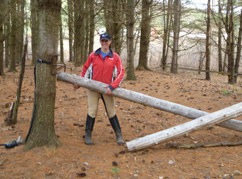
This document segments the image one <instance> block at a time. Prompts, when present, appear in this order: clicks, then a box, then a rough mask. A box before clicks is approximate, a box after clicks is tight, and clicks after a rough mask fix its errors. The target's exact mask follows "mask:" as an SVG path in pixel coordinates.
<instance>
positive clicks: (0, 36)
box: [0, 0, 5, 76]
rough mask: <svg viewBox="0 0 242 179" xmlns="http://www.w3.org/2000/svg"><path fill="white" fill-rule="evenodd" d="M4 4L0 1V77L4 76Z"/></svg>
mask: <svg viewBox="0 0 242 179" xmlns="http://www.w3.org/2000/svg"><path fill="white" fill-rule="evenodd" d="M3 12H5V11H4V2H3V0H0V76H2V75H5V74H4V71H3V24H4V21H3V15H4V13H3Z"/></svg>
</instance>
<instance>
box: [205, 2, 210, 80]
mask: <svg viewBox="0 0 242 179" xmlns="http://www.w3.org/2000/svg"><path fill="white" fill-rule="evenodd" d="M210 13H211V8H210V0H208V6H207V32H206V80H211V77H210V61H211V59H210V51H211V40H210V36H211V24H210Z"/></svg>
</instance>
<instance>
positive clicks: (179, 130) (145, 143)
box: [126, 103, 242, 151]
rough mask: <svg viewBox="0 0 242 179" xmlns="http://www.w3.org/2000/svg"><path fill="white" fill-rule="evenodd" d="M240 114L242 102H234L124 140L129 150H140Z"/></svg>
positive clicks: (241, 113) (241, 112)
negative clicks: (166, 127) (127, 140)
mask: <svg viewBox="0 0 242 179" xmlns="http://www.w3.org/2000/svg"><path fill="white" fill-rule="evenodd" d="M239 115H242V103H238V104H235V105H233V106H230V107H227V108H225V109H222V110H219V111H217V112H214V113H210V114H207V115H205V116H202V117H199V118H197V119H195V120H193V121H189V122H186V123H183V124H180V125H177V126H175V127H171V128H169V129H166V130H163V131H160V132H156V133H154V134H150V135H147V136H144V137H141V138H138V139H135V140H132V141H129V142H126V144H127V148H128V150H129V151H134V150H140V149H143V148H146V147H149V146H152V145H156V144H159V143H161V142H165V141H168V140H171V139H173V138H175V137H178V136H181V135H183V134H186V133H189V132H192V131H195V130H198V129H201V128H205V127H208V126H212V125H215V124H217V123H219V122H222V121H226V120H228V119H230V118H232V117H235V116H239Z"/></svg>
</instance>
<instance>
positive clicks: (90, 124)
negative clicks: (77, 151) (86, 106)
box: [85, 115, 95, 145]
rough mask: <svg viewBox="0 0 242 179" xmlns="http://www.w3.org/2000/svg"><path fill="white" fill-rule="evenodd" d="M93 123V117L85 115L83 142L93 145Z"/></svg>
mask: <svg viewBox="0 0 242 179" xmlns="http://www.w3.org/2000/svg"><path fill="white" fill-rule="evenodd" d="M94 123H95V118H92V117H91V116H89V115H87V120H86V129H85V132H86V134H85V144H87V145H93V142H92V130H93V126H94Z"/></svg>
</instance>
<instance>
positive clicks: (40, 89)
mask: <svg viewBox="0 0 242 179" xmlns="http://www.w3.org/2000/svg"><path fill="white" fill-rule="evenodd" d="M60 10H61V0H42V1H38V12H39V26H38V27H39V30H38V37H39V38H38V39H39V41H38V42H39V43H38V51H37V55H38V57H39V58H40V59H42V60H45V61H47V62H51V63H52V64H46V63H38V64H37V65H36V73H35V74H36V87H35V99H34V101H35V103H34V109H33V119H32V127H31V129H30V132H29V134H28V136H27V138H26V145H25V147H24V150H25V151H27V150H30V149H32V148H34V147H41V146H45V145H47V146H50V147H57V146H59V145H60V142H59V140H58V138H57V136H56V134H55V130H54V112H55V97H56V76H55V75H53V74H52V72H53V71H55V69H56V66H55V64H56V61H57V52H58V33H56V32H58V27H59V19H60Z"/></svg>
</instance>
